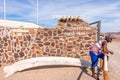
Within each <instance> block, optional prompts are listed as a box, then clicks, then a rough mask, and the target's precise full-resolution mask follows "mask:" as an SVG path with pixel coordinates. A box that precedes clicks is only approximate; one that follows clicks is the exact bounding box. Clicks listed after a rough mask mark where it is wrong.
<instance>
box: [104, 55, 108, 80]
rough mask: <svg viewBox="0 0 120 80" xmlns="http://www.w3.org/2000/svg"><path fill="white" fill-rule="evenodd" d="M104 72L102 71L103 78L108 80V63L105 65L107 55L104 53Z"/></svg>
mask: <svg viewBox="0 0 120 80" xmlns="http://www.w3.org/2000/svg"><path fill="white" fill-rule="evenodd" d="M104 55H105V56H104V71H103V75H104V76H103V77H104V80H108V63H107V53H104Z"/></svg>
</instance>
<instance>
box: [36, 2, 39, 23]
mask: <svg viewBox="0 0 120 80" xmlns="http://www.w3.org/2000/svg"><path fill="white" fill-rule="evenodd" d="M36 7H37V25H38V15H39V14H38V0H37V6H36Z"/></svg>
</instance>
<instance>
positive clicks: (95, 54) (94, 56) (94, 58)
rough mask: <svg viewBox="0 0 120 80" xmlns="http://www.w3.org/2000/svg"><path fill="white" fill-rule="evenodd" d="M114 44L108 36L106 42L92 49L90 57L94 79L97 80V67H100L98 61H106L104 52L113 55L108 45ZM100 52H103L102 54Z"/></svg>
mask: <svg viewBox="0 0 120 80" xmlns="http://www.w3.org/2000/svg"><path fill="white" fill-rule="evenodd" d="M109 42H112V36H110V35H107V36H105V40H102V41H99V42H98V43H96V44H95V45H94V46H93V47H92V48H91V49H90V52H89V54H90V57H91V61H92V64H91V71H92V77H94V78H96V76H95V67H97V66H98V59H99V58H101V59H104V54H103V53H102V52H106V53H107V54H108V53H111V54H113V52H112V51H109V50H108V48H107V43H109ZM100 50H101V51H102V52H100Z"/></svg>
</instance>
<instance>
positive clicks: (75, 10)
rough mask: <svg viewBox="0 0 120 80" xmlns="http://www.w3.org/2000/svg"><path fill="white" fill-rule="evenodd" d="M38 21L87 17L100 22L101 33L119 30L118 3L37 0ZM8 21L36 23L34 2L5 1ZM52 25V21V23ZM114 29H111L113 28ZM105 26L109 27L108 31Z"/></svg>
mask: <svg viewBox="0 0 120 80" xmlns="http://www.w3.org/2000/svg"><path fill="white" fill-rule="evenodd" d="M1 1H2V0H0V18H2V17H1V16H3V15H1V14H3V4H2V3H1ZM38 1H39V20H40V21H46V24H47V23H48V24H50V23H51V22H52V21H51V22H50V21H48V20H52V19H53V18H52V16H53V15H80V16H87V17H86V18H84V20H86V21H88V22H94V21H97V20H101V21H102V31H112V30H114V31H119V30H120V27H119V26H120V24H119V21H120V19H119V18H120V1H119V0H116V1H112V0H111V1H105V0H98V1H94V0H38ZM7 15H8V16H9V17H8V19H13V20H24V21H29V22H34V23H35V22H36V0H25V1H24V0H19V1H18V0H7ZM53 24H54V21H53ZM114 25H116V26H115V27H114V29H112V28H113V27H112V26H114ZM107 26H110V27H109V28H110V29H106V28H108V27H107Z"/></svg>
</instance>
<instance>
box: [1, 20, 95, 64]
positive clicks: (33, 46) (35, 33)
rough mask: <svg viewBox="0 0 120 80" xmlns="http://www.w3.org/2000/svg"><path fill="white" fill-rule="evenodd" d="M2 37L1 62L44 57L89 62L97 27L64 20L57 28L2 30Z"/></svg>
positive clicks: (81, 21) (60, 21)
mask: <svg viewBox="0 0 120 80" xmlns="http://www.w3.org/2000/svg"><path fill="white" fill-rule="evenodd" d="M5 34H6V35H5ZM0 36H1V37H0V63H13V62H16V61H19V60H23V59H27V58H32V57H42V56H67V57H75V58H83V59H86V56H87V55H88V52H89V49H90V47H91V46H92V45H93V44H94V43H95V42H96V41H97V28H96V27H92V26H90V25H89V24H88V23H87V22H85V21H83V20H81V19H79V18H61V19H60V20H59V22H58V24H57V27H56V28H26V29H25V28H7V29H4V28H1V29H0Z"/></svg>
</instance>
